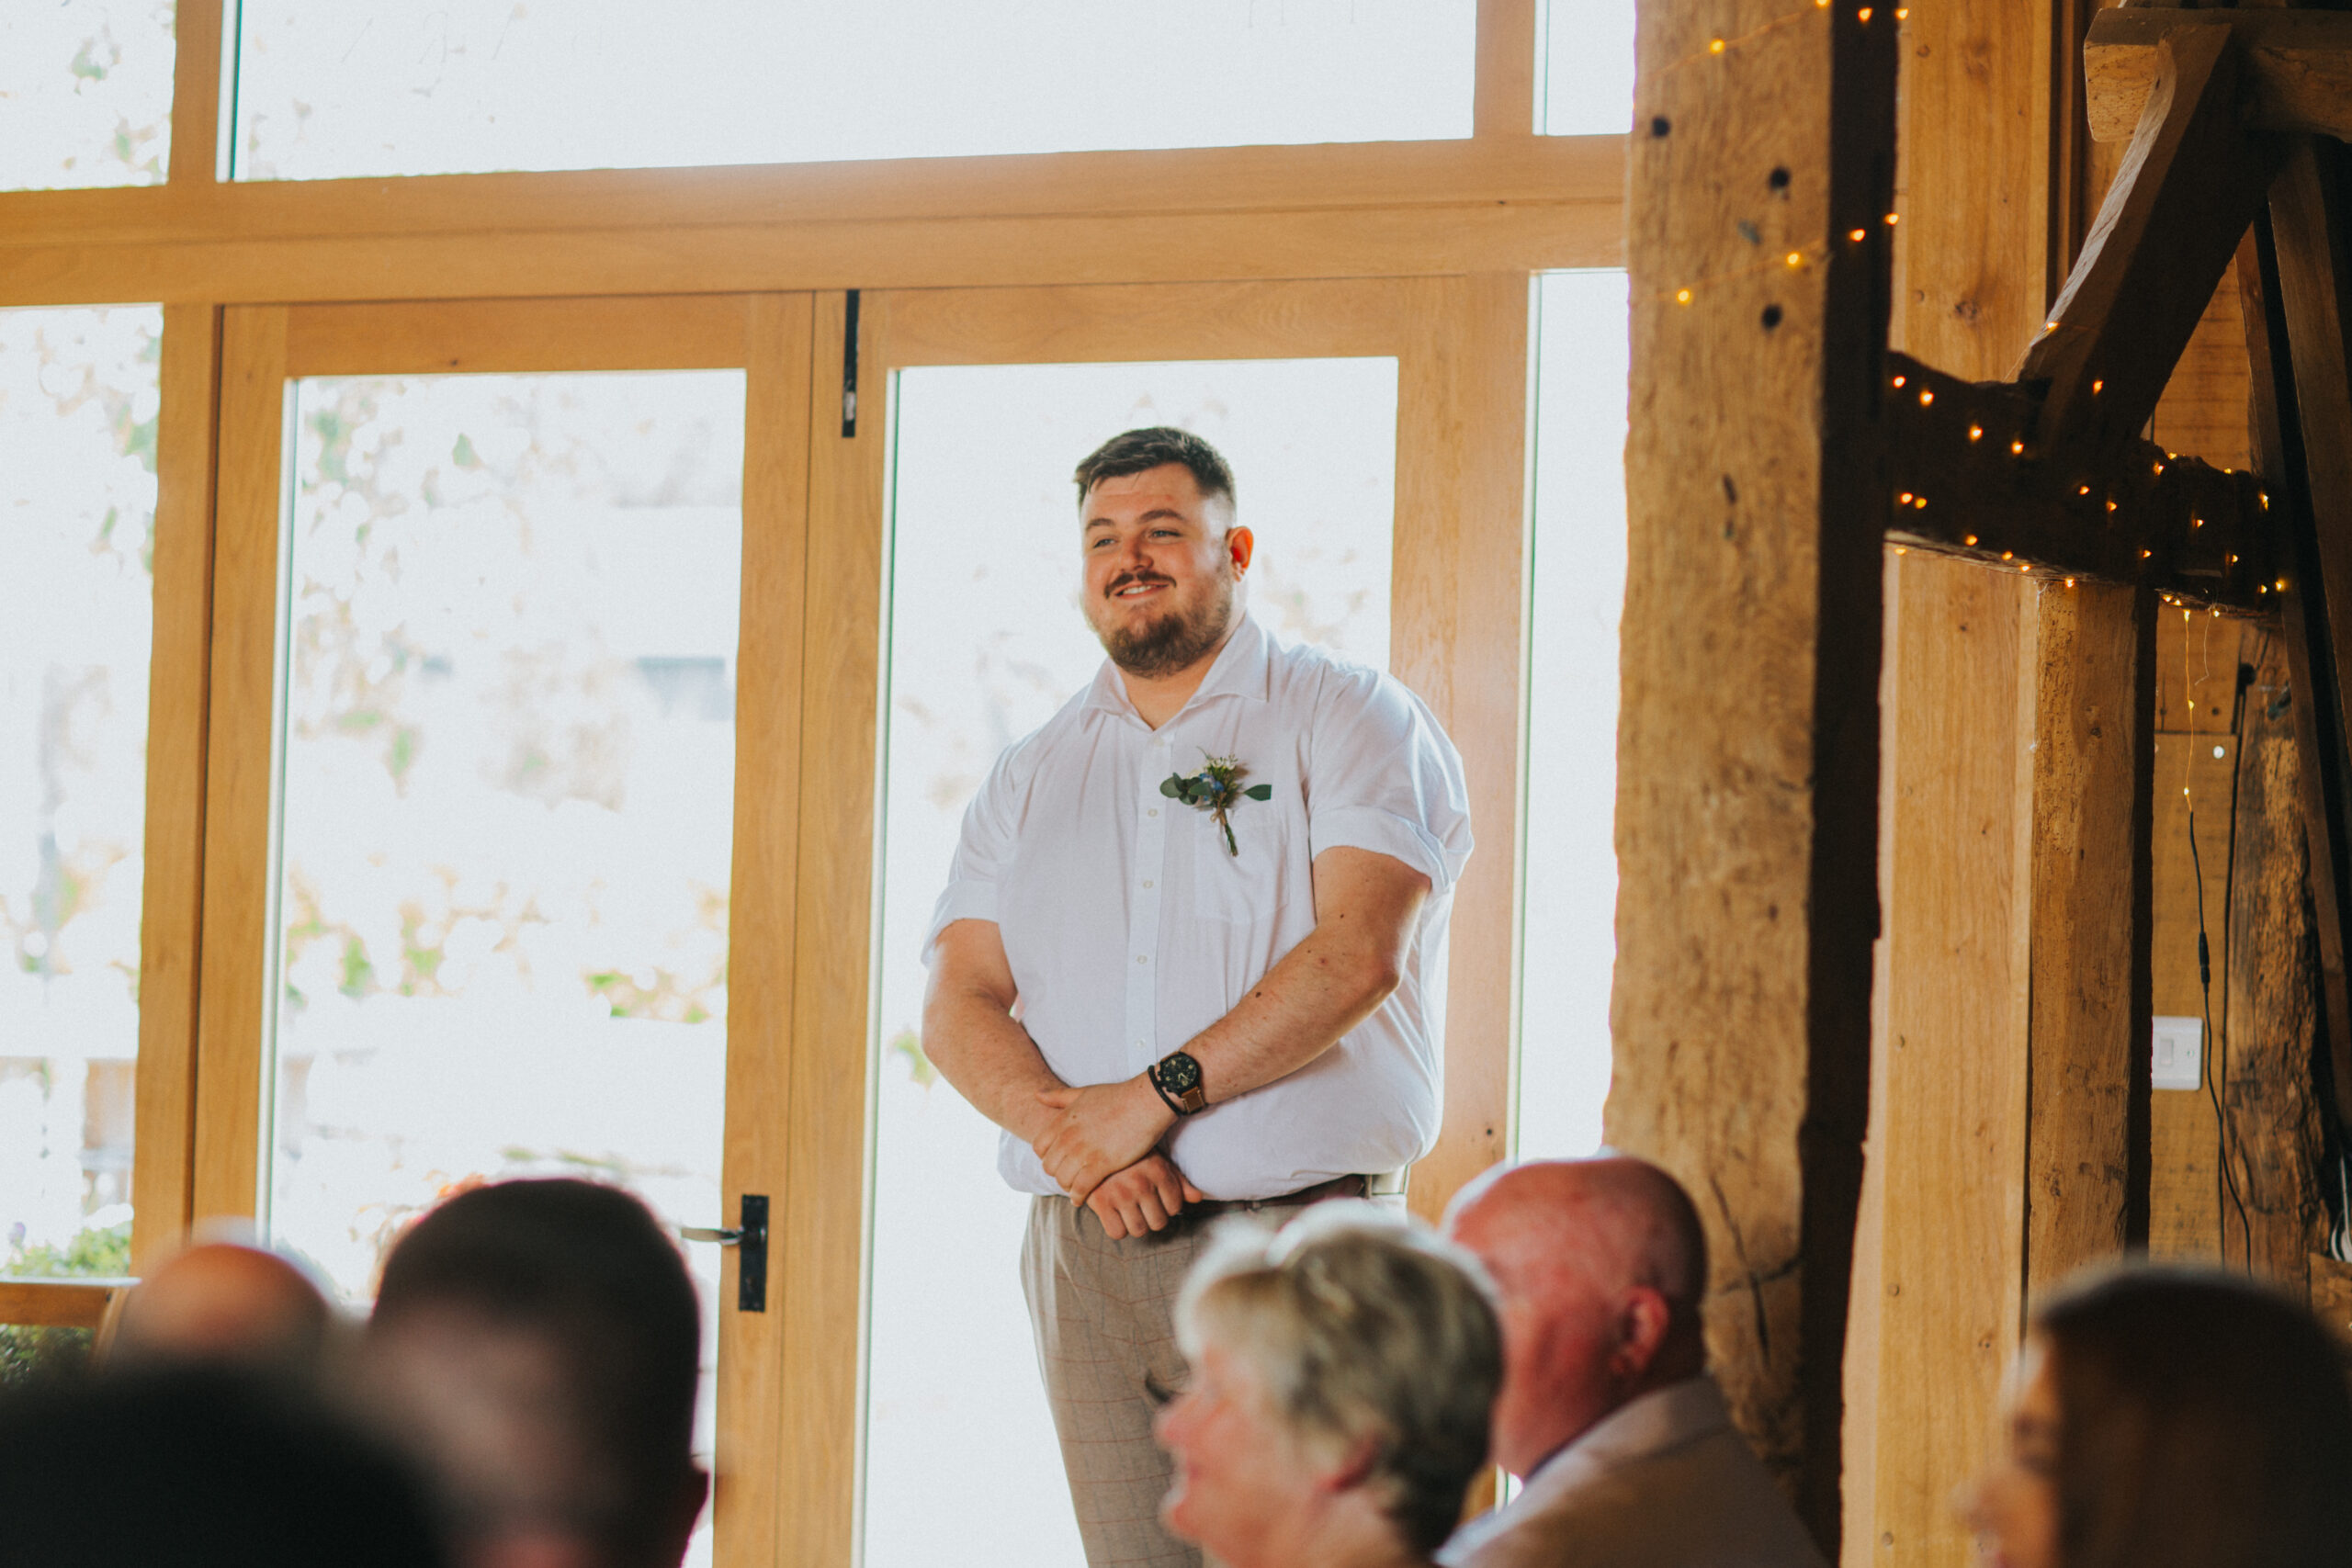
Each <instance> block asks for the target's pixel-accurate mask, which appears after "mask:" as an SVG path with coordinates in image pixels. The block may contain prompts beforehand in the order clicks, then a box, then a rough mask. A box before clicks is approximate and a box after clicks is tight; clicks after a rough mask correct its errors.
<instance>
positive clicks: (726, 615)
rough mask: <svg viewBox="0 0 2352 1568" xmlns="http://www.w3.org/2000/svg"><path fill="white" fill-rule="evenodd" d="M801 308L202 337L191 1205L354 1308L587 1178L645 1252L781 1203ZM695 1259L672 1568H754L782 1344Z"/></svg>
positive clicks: (368, 324) (620, 310) (332, 325)
mask: <svg viewBox="0 0 2352 1568" xmlns="http://www.w3.org/2000/svg"><path fill="white" fill-rule="evenodd" d="M808 353H809V301H808V299H806V297H799V298H797V299H750V298H743V297H731V298H729V297H720V298H709V299H678V300H636V301H625V302H613V301H552V302H537V303H532V304H525V305H499V306H487V305H485V306H446V305H440V306H368V307H316V308H305V309H300V310H240V311H236V312H233V313H232V316H231V319H230V322H229V327H228V334H227V343H226V345H225V354H224V372H225V374H224V380H225V385H226V389H227V390H226V394H225V396H224V401H223V410H222V416H223V423H222V453H223V459H222V486H221V506H220V525H219V529H220V534H219V543H218V546H217V564H216V573H217V581H218V583H219V590H218V591H219V593H220V613H219V615H218V616H217V617H216V624H217V625H218V626H219V627H220V636H219V637H218V639H217V641H216V668H215V688H214V689H215V709H216V720H215V728H214V740H213V761H212V795H213V800H214V811H215V814H216V815H215V817H214V820H213V824H212V829H211V835H210V840H211V842H210V853H211V856H212V860H213V863H217V864H218V865H219V866H220V876H219V882H220V886H217V887H216V886H210V885H209V886H208V890H207V893H208V903H209V905H210V906H211V907H210V908H208V921H207V929H208V934H209V942H208V946H207V951H206V954H205V958H206V977H207V984H206V986H205V990H204V996H205V1013H204V1021H203V1043H202V1045H201V1050H202V1052H203V1058H202V1061H201V1064H200V1069H199V1076H198V1082H199V1096H200V1097H201V1098H202V1099H203V1100H204V1101H205V1102H206V1103H207V1104H209V1106H211V1107H212V1108H213V1109H214V1110H215V1111H216V1112H217V1111H220V1110H222V1109H225V1106H224V1103H223V1102H224V1101H225V1100H227V1099H228V1098H229V1097H231V1096H233V1097H235V1099H236V1100H237V1103H238V1105H239V1106H240V1108H249V1113H248V1114H246V1115H243V1116H242V1117H240V1118H238V1119H237V1120H238V1121H239V1122H242V1126H237V1125H232V1124H230V1123H228V1122H225V1121H224V1120H223V1119H222V1118H220V1117H219V1116H218V1115H208V1114H207V1113H206V1111H204V1110H203V1109H202V1108H200V1109H199V1114H198V1125H199V1128H200V1129H201V1131H200V1134H199V1143H198V1183H197V1186H198V1191H197V1203H198V1213H199V1214H205V1213H212V1214H251V1215H252V1216H253V1217H254V1221H255V1223H256V1225H257V1228H258V1229H259V1230H260V1231H261V1233H262V1234H263V1235H265V1236H266V1237H267V1238H268V1240H269V1241H270V1242H271V1243H272V1244H273V1245H275V1246H277V1247H280V1248H282V1249H284V1250H286V1251H288V1252H290V1253H293V1254H295V1255H298V1256H300V1257H302V1258H306V1259H308V1260H309V1261H311V1263H312V1264H314V1265H315V1266H316V1267H317V1269H319V1271H320V1273H321V1274H322V1276H323V1277H324V1278H325V1279H326V1280H329V1281H330V1282H331V1283H332V1285H333V1287H334V1289H335V1290H336V1291H337V1292H339V1293H340V1294H341V1295H342V1296H343V1298H344V1299H345V1302H346V1303H351V1304H353V1305H355V1306H358V1305H363V1304H364V1303H366V1302H367V1301H368V1298H369V1297H370V1296H371V1295H372V1293H373V1289H374V1280H375V1278H376V1274H377V1271H378V1269H379V1267H380V1265H381V1261H382V1258H383V1255H384V1253H385V1251H386V1250H387V1249H388V1247H390V1244H391V1242H392V1241H393V1240H395V1239H396V1238H397V1236H398V1235H399V1233H400V1231H401V1228H402V1227H403V1226H404V1225H405V1224H407V1223H408V1221H409V1220H410V1219H411V1218H413V1216H414V1215H416V1214H418V1213H422V1212H423V1211H424V1209H426V1208H428V1207H430V1206H431V1205H432V1204H433V1203H434V1202H435V1201H437V1200H438V1199H440V1198H442V1197H444V1196H447V1194H449V1193H450V1192H452V1191H455V1190H462V1189H463V1188H465V1187H468V1186H470V1185H474V1184H477V1183H480V1182H483V1181H491V1180H498V1179H507V1178H513V1177H520V1176H533V1175H574V1176H582V1177H587V1178H590V1179H598V1180H603V1181H608V1182H613V1183H616V1184H618V1185H620V1186H623V1187H625V1188H627V1189H628V1190H631V1191H633V1192H635V1193H636V1194H637V1195H638V1196H639V1197H640V1198H641V1199H643V1200H644V1201H646V1202H647V1203H648V1205H649V1206H650V1207H651V1208H652V1209H653V1211H654V1212H655V1213H657V1214H659V1215H660V1216H661V1217H662V1220H663V1221H664V1222H665V1223H666V1224H669V1225H671V1226H672V1227H673V1228H683V1227H687V1226H702V1227H713V1226H720V1225H726V1226H733V1225H735V1224H737V1222H738V1219H739V1216H741V1213H742V1212H743V1208H744V1205H745V1202H746V1201H747V1200H750V1199H754V1198H766V1199H770V1200H779V1199H780V1198H781V1196H782V1189H781V1184H780V1181H779V1180H778V1177H779V1174H780V1172H779V1169H778V1165H777V1161H776V1159H775V1151H774V1148H773V1146H772V1145H773V1141H774V1138H775V1131H776V1129H775V1126H774V1116H773V1109H774V1104H773V1102H774V1098H775V1096H774V1090H773V1089H772V1087H771V1086H772V1084H773V1083H774V1082H775V1081H776V1080H778V1079H779V1078H780V1077H781V1070H782V1062H781V1060H780V1057H781V1054H782V1053H781V1050H780V1047H781V1045H782V1043H783V1042H784V1040H785V1038H786V1036H785V1032H784V1028H783V1025H782V1020H783V1019H784V1018H786V1016H788V1010H789V1005H790V995H789V989H790V987H789V977H788V975H786V974H785V973H784V972H782V971H780V970H779V969H778V968H777V966H775V965H774V964H769V963H765V962H763V961H762V960H761V959H760V958H759V957H758V956H757V955H758V954H760V953H763V952H764V951H767V950H769V949H771V948H772V947H773V946H774V945H775V943H776V942H777V941H778V939H779V936H780V931H779V930H778V921H779V919H780V918H785V917H781V916H780V913H779V912H780V911H784V910H787V909H788V908H789V900H790V897H791V888H790V876H789V863H788V861H786V863H784V864H783V865H782V866H781V867H780V866H779V864H778V855H779V852H780V851H781V852H785V853H786V854H788V838H789V831H790V825H789V823H788V822H784V823H779V821H778V819H777V818H776V817H775V814H774V813H773V812H772V811H770V810H769V809H768V804H767V795H768V794H769V792H770V790H771V787H772V784H771V782H770V781H772V780H773V779H774V777H775V774H776V773H778V772H779V771H784V770H788V769H789V768H790V766H791V765H792V761H791V760H790V759H788V758H785V757H780V756H779V755H777V751H778V748H779V747H780V746H784V745H788V743H789V736H788V730H787V728H786V727H785V725H782V724H780V723H779V719H780V718H781V719H783V720H785V721H787V723H788V719H789V716H790V713H791V704H790V702H789V700H788V699H787V700H786V703H785V704H784V705H783V712H782V714H781V715H779V713H778V712H777V711H775V705H774V704H772V703H769V702H765V701H763V698H764V697H765V696H766V695H768V694H774V693H776V692H779V691H782V692H786V693H789V692H791V691H793V690H795V689H796V688H797V679H798V669H797V661H798V658H799V652H800V649H799V640H798V636H797V630H798V626H797V618H798V604H797V580H796V579H795V578H794V577H793V574H792V568H793V567H794V566H795V565H797V561H798V559H799V554H800V541H799V538H798V535H797V523H798V519H799V518H800V516H801V515H802V508H801V495H802V493H803V491H802V490H801V489H800V487H801V486H805V467H804V466H803V464H802V463H801V462H800V460H799V454H800V453H801V452H802V451H803V450H805V441H806V434H807V428H806V419H805V408H806V401H805V399H806V385H807V380H806V377H807V365H808V358H807V355H808ZM794 372H797V375H796V374H794ZM794 389H798V393H799V395H798V398H797V399H796V397H795V395H794ZM796 415H797V417H796ZM796 481H797V482H796ZM779 590H781V592H779ZM780 829H781V833H780V831H779V830H780ZM780 836H781V837H782V838H783V839H785V840H787V842H786V843H785V844H782V845H780V844H779V842H778V840H779V837H780ZM779 872H781V875H779ZM216 893H217V894H218V898H217V900H216V899H215V897H214V896H215V894H216ZM737 953H747V954H748V955H749V956H747V957H746V958H744V959H742V960H738V959H737V957H736V954H737ZM248 1130H249V1131H250V1133H251V1136H250V1137H247V1136H245V1135H244V1134H245V1132H246V1131H248ZM687 1250H688V1262H689V1267H690V1268H691V1269H692V1270H693V1272H694V1274H695V1280H696V1284H697V1286H698V1287H699V1290H700V1292H701V1295H702V1298H703V1303H704V1309H705V1344H706V1366H705V1378H704V1398H703V1401H702V1413H701V1424H700V1427H699V1430H698V1446H699V1447H700V1448H701V1449H702V1450H703V1460H704V1462H705V1463H706V1464H708V1465H711V1466H712V1467H713V1469H714V1472H715V1473H716V1474H717V1475H718V1478H719V1487H718V1497H717V1503H716V1506H715V1509H714V1513H713V1515H712V1516H709V1517H707V1518H706V1523H705V1527H704V1529H703V1530H702V1532H701V1533H700V1534H699V1535H698V1537H697V1539H696V1542H695V1549H694V1559H693V1560H699V1561H708V1560H709V1558H710V1555H711V1553H712V1550H713V1547H714V1544H716V1545H717V1546H718V1547H719V1548H720V1549H721V1555H722V1556H723V1557H724V1559H725V1560H727V1561H730V1562H731V1561H741V1560H748V1558H749V1557H751V1556H756V1555H759V1554H760V1553H759V1551H757V1550H756V1547H757V1545H758V1544H759V1543H760V1542H762V1541H763V1540H768V1539H771V1538H772V1529H773V1521H772V1518H771V1517H770V1516H771V1512H772V1510H771V1506H770V1502H771V1499H772V1496H773V1493H772V1489H771V1487H770V1485H769V1483H768V1480H767V1476H768V1473H769V1472H770V1471H771V1470H772V1467H773V1461H774V1449H775V1429H774V1410H775V1399H774V1391H773V1383H774V1373H775V1347H776V1345H777V1344H778V1343H779V1336H778V1334H777V1331H776V1329H775V1326H774V1323H775V1314H770V1313H768V1312H766V1311H765V1309H764V1303H759V1304H758V1310H752V1305H753V1303H748V1302H744V1301H740V1300H739V1293H738V1289H737V1286H738V1277H737V1264H736V1261H735V1259H736V1258H737V1257H738V1256H740V1255H739V1254H726V1253H722V1250H721V1248H719V1247H718V1246H716V1245H714V1244H710V1243H697V1244H695V1245H692V1246H690V1247H688V1249H687ZM714 1520H715V1527H716V1536H715V1537H714V1532H713V1522H714Z"/></svg>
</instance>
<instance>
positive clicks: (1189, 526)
mask: <svg viewBox="0 0 2352 1568" xmlns="http://www.w3.org/2000/svg"><path fill="white" fill-rule="evenodd" d="M1077 479H1078V507H1079V549H1080V580H1079V603H1080V605H1082V606H1083V607H1084V609H1085V611H1086V623H1087V625H1088V626H1091V627H1092V628H1093V629H1094V635H1095V636H1096V637H1099V638H1101V639H1102V642H1103V651H1104V652H1106V653H1108V654H1109V655H1110V656H1111V661H1112V662H1113V663H1114V664H1116V665H1117V666H1118V667H1119V668H1120V669H1121V670H1123V671H1126V672H1127V673H1128V674H1129V675H1131V676H1137V677H1141V678H1142V679H1145V680H1159V679H1164V678H1166V677H1169V676H1173V675H1178V674H1181V673H1182V672H1183V671H1187V670H1190V669H1192V668H1193V666H1194V665H1196V664H1198V663H1200V662H1201V661H1202V660H1204V659H1207V658H1208V657H1210V656H1211V655H1213V654H1214V653H1215V652H1216V650H1217V649H1219V648H1221V647H1223V646H1224V644H1225V639H1226V637H1227V634H1228V633H1230V632H1231V631H1232V629H1233V626H1234V622H1235V617H1236V615H1238V613H1239V592H1240V587H1241V582H1242V580H1243V578H1244V577H1246V576H1247V575H1248V573H1249V570H1250V555H1251V552H1252V551H1253V550H1254V549H1255V547H1256V545H1255V541H1254V539H1253V538H1252V536H1251V535H1250V530H1249V529H1247V528H1244V527H1242V526H1240V525H1238V523H1236V522H1235V520H1234V505H1233V470H1232V469H1231V468H1227V466H1226V461H1225V459H1224V458H1223V457H1219V456H1218V455H1217V450H1216V447H1214V446H1210V445H1209V444H1208V443H1207V442H1205V441H1204V440H1202V439H1201V438H1200V437H1199V436H1197V435H1194V434H1192V433H1191V432H1190V431H1185V430H1175V429H1171V428H1169V427H1167V426H1154V427H1152V428H1150V429H1147V430H1130V431H1127V432H1126V433H1125V434H1120V435H1114V436H1113V437H1112V438H1111V439H1110V440H1108V441H1106V442H1104V443H1103V445H1102V446H1098V447H1096V448H1095V449H1094V451H1093V452H1091V454H1089V455H1088V457H1087V458H1086V460H1085V461H1084V462H1082V463H1080V464H1079V466H1078V474H1077Z"/></svg>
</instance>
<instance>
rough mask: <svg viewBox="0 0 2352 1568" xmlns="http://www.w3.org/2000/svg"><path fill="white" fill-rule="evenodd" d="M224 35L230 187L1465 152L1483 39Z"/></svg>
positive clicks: (1089, 7) (581, 2) (452, 13)
mask: <svg viewBox="0 0 2352 1568" xmlns="http://www.w3.org/2000/svg"><path fill="white" fill-rule="evenodd" d="M241 10H242V15H243V27H242V33H241V37H240V40H239V48H240V53H239V67H238V85H237V125H236V148H237V151H236V164H235V167H236V174H237V176H238V177H239V178H241V179H328V178H336V177H343V176H354V175H435V174H458V173H468V172H477V171H482V170H492V169H579V168H651V167H667V166H672V165H677V164H764V163H790V162H801V161H807V160H820V159H847V158H903V157H926V156H941V155H950V154H961V153H983V152H1075V151H1082V150H1086V149H1091V148H1120V147H1215V146H1233V145H1241V144H1246V143H1255V142H1302V141H1410V140H1422V139H1428V138H1436V137H1459V136H1467V135H1468V134H1469V133H1470V107H1471V92H1472V81H1471V78H1472V58H1473V54H1474V52H1475V49H1474V43H1475V32H1476V4H1475V0H1283V4H1279V5H1274V4H1269V3H1267V0H1192V3H1188V4H1186V5H1182V6H1167V5H1159V4H1154V3H1150V0H1024V3H1023V4H1022V5H1018V6H976V5H970V4H966V3H960V0H920V3H905V0H902V3H900V4H896V5H890V6H875V5H839V4H830V5H829V4H821V3H820V0H704V3H703V4H700V5H697V6H693V7H691V8H690V9H687V10H681V11H678V12H675V13H674V14H673V12H671V11H668V10H662V11H659V12H657V11H655V10H651V9H649V8H648V7H646V6H643V5H639V4H635V3H632V0H533V4H531V5H529V6H518V5H515V4H514V3H513V0H431V3H430V4H427V3H425V0H402V3H401V4H394V5H383V6H364V7H360V6H322V5H317V4H312V3H306V0H244V4H243V6H242V7H241ZM1621 118H1622V117H1621Z"/></svg>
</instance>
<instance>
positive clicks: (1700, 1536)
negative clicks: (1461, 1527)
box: [1470, 1427, 1825, 1568]
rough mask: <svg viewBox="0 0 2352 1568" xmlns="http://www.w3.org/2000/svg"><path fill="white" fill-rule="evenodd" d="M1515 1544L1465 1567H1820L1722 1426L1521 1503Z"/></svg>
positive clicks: (1741, 1444) (1800, 1528) (1740, 1441)
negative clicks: (1523, 1512)
mask: <svg viewBox="0 0 2352 1568" xmlns="http://www.w3.org/2000/svg"><path fill="white" fill-rule="evenodd" d="M1530 1500H1531V1501H1532V1502H1533V1503H1534V1505H1535V1506H1532V1507H1531V1508H1529V1509H1528V1510H1527V1512H1526V1517H1524V1519H1523V1520H1522V1521H1521V1523H1520V1525H1519V1528H1517V1529H1513V1530H1511V1531H1510V1532H1508V1533H1509V1534H1510V1535H1511V1536H1514V1537H1516V1538H1517V1539H1516V1540H1514V1541H1513V1542H1512V1543H1511V1545H1510V1549H1509V1550H1508V1551H1497V1552H1494V1553H1493V1554H1491V1555H1489V1554H1487V1553H1484V1552H1482V1553H1480V1554H1479V1556H1478V1557H1477V1558H1476V1559H1475V1560H1474V1562H1473V1563H1472V1564H1471V1565H1470V1568H1518V1565H1519V1564H1522V1563H1525V1564H1529V1565H1531V1568H1532V1564H1534V1563H1538V1562H1544V1563H1551V1564H1560V1563H1577V1564H1591V1565H1594V1568H1599V1565H1600V1564H1613V1563H1620V1562H1623V1563H1627V1564H1632V1563H1648V1564H1667V1565H1689V1568H1699V1565H1701V1564H1704V1565H1706V1568H1825V1564H1824V1563H1823V1562H1822V1558H1821V1554H1820V1552H1819V1551H1817V1550H1816V1549H1815V1546H1814V1543H1813V1538H1812V1537H1811V1536H1810V1535H1808V1534H1807V1533H1806V1531H1805V1529H1804V1525H1803V1524H1802V1523H1801V1522H1800V1521H1799V1520H1798V1518H1797V1517H1796V1511H1795V1510H1794V1509H1792V1508H1791V1507H1790V1506H1789V1504H1788V1500H1787V1499H1786V1498H1784V1497H1783V1496H1782V1495H1781V1492H1780V1489H1779V1488H1778V1487H1776V1486H1774V1485H1773V1484H1772V1478H1771V1474H1770V1472H1768V1471H1767V1470H1766V1469H1765V1468H1764V1466H1763V1463H1762V1462H1761V1461H1758V1459H1757V1457H1756V1455H1755V1452H1754V1450H1750V1449H1749V1448H1748V1446H1747V1441H1746V1439H1744V1438H1741V1437H1740V1435H1739V1433H1738V1432H1737V1431H1736V1430H1734V1429H1732V1428H1730V1427H1724V1428H1723V1429H1722V1430H1719V1431H1715V1432H1710V1433H1707V1434H1705V1435H1704V1436H1702V1437H1698V1438H1693V1439H1691V1441H1688V1442H1682V1443H1677V1444H1675V1445H1674V1446H1673V1447H1671V1448H1668V1449H1666V1450H1663V1451H1660V1452H1657V1453H1652V1454H1647V1455H1645V1456H1643V1457H1641V1458H1639V1459H1636V1460H1633V1461H1629V1462H1626V1463H1623V1464H1620V1465H1613V1466H1611V1467H1610V1468H1608V1469H1606V1470H1604V1471H1602V1472H1600V1473H1598V1474H1596V1475H1593V1476H1591V1477H1589V1478H1588V1479H1586V1480H1585V1481H1583V1482H1582V1483H1580V1484H1577V1485H1573V1486H1566V1487H1562V1488H1559V1489H1558V1490H1556V1491H1555V1492H1554V1493H1552V1495H1549V1496H1546V1497H1544V1498H1541V1499H1530Z"/></svg>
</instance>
